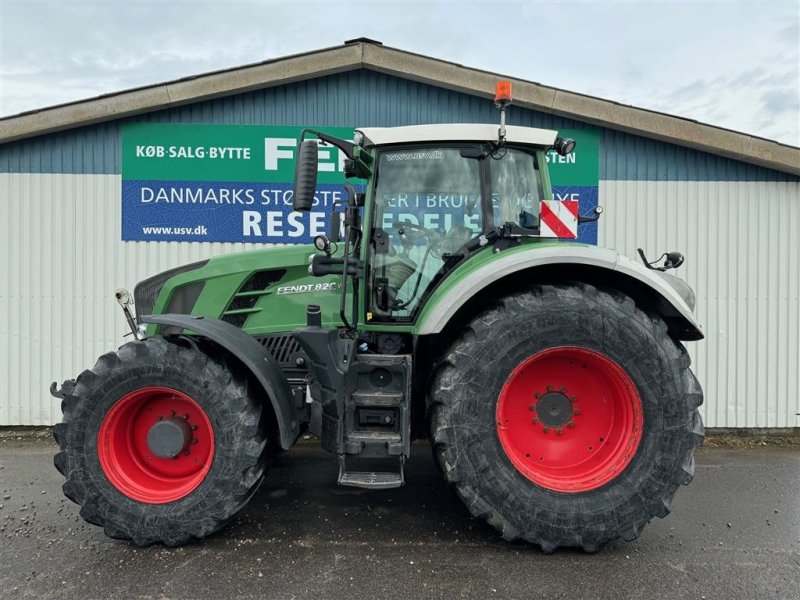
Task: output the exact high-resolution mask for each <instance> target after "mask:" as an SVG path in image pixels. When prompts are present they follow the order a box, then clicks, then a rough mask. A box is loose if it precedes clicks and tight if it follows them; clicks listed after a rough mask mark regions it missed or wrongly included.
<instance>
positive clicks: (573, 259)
mask: <svg viewBox="0 0 800 600" xmlns="http://www.w3.org/2000/svg"><path fill="white" fill-rule="evenodd" d="M510 102H511V93H510V84H508V83H507V82H501V83H500V84H499V85H498V93H497V97H496V99H495V103H496V105H497V106H498V108H499V109H500V115H499V116H500V118H499V126H498V124H494V125H491V124H487V125H482V124H457V125H420V126H407V127H391V128H369V127H367V128H361V129H357V130H356V131H355V135H354V138H353V139H352V141H349V140H343V139H338V138H335V137H333V136H331V135H328V134H326V133H323V132H318V131H312V130H308V129H306V130H304V131H303V133H302V135H301V138H300V143H299V146H298V149H297V164H296V173H295V182H294V186H295V187H294V193H293V198H292V203H293V204H292V208H293V210H294V211H300V212H301V213H302V212H304V211H305V212H307V211H309V210H310V209H311V207H312V206H315V205H316V204H317V202H318V200H319V197H317V198H316V199H315V193H317V192H316V190H317V172H318V167H322V166H323V165H322V164H321V163H318V160H319V156H318V154H319V153H320V152H321V151H324V152H330V148H331V147H332V146H334V147H336V148H338V151H339V152H341V153H342V154H343V155H344V157H346V159H345V161H344V171H345V176H346V177H347V178H348V179H351V181H352V184H351V183H347V184H345V189H346V192H343V193H342V201H341V205H340V206H337V207H335V210H334V212H333V213H332V217H331V219H330V220H331V226H330V229H329V230H328V234H327V235H318V236H316V237H314V238H313V246H311V245H295V246H284V247H270V248H260V249H256V250H251V251H248V252H242V253H236V254H228V255H224V256H217V257H214V258H211V259H209V260H204V261H201V262H197V263H194V264H189V265H185V266H181V267H178V268H176V269H172V270H169V271H165V272H163V273H160V274H158V275H155V276H153V277H150V278H149V279H145V280H144V281H141V282H139V283H138V284H137V285H136V287H135V290H134V293H133V297H132V298H131V295H130V294H129V293H128V292H127V291H125V290H124V289H120V290H118V291H117V293H116V299H117V301H118V302H119V304H120V305H121V306H122V312H123V313H124V316H125V318H126V319H127V323H128V325H129V327H130V329H131V335H132V336H133V339H132V340H131V341H129V342H128V343H126V344H124V345H123V346H121V347H120V348H119V350H117V351H116V352H110V353H108V354H104V355H103V356H101V357H100V358H99V359H98V360H97V363H96V364H95V366H94V367H93V368H92V369H91V370H86V371H84V372H83V373H81V374H80V375H79V376H78V377H77V379H75V380H68V381H66V382H64V384H63V385H62V387H61V388H60V389H59V388H58V387H57V386H56V385H55V384H53V386H52V388H51V392H52V393H53V394H54V395H56V396H58V397H60V398H61V399H62V401H61V406H62V410H63V422H62V423H60V424H58V425H56V427H55V430H54V434H55V438H56V440H57V442H58V444H59V445H60V452H58V454H57V455H56V456H55V466H56V467H57V468H58V470H59V471H60V472H61V473H62V474H63V475H64V477H66V482H65V483H64V486H63V489H64V493H65V494H66V496H67V497H68V498H69V499H71V500H73V501H74V502H76V503H77V504H79V505H80V506H81V509H80V514H81V516H82V517H83V518H84V519H85V520H86V521H88V522H89V523H93V524H95V525H99V526H101V527H103V528H104V530H105V533H106V534H107V535H109V536H110V537H112V538H116V539H124V540H132V541H133V542H134V543H135V544H138V545H141V546H146V545H150V544H154V543H162V544H165V545H168V546H177V545H181V544H186V543H188V542H190V541H192V540H196V539H199V538H204V537H206V536H208V535H210V534H212V533H214V532H215V531H217V530H219V529H220V528H222V527H223V526H224V525H225V523H226V522H228V521H229V520H230V519H231V518H232V517H233V516H234V515H235V514H236V513H237V511H239V510H241V509H242V507H243V506H245V504H247V502H248V500H250V498H251V497H252V496H253V494H254V493H255V492H256V490H257V489H258V487H259V484H261V482H262V481H263V480H264V478H265V476H266V475H267V472H268V469H269V465H270V462H271V460H272V458H273V457H275V456H276V455H277V454H278V453H281V452H283V451H286V450H289V449H290V448H291V447H292V445H293V444H294V443H295V442H296V441H297V440H298V438H299V437H300V436H301V435H303V434H304V433H306V432H308V433H310V434H313V435H315V436H317V437H318V438H319V440H320V444H321V446H322V448H323V449H325V450H327V451H329V452H331V453H333V454H335V456H336V461H338V465H337V464H336V461H331V462H332V464H331V479H333V478H334V477H337V473H336V468H337V466H338V483H339V485H342V486H354V487H357V488H366V489H370V490H386V489H388V488H396V487H399V486H401V485H403V484H404V483H405V477H406V473H405V471H406V470H407V469H408V467H409V462H408V461H409V458H410V457H411V447H412V441H413V440H418V439H424V438H428V439H429V440H430V445H431V448H432V450H433V454H434V457H435V461H436V463H437V464H438V467H439V468H440V469H441V472H442V475H443V476H444V478H445V480H446V481H447V482H448V483H449V485H450V486H451V487H452V489H453V490H454V491H455V493H456V495H457V496H458V497H459V498H460V499H461V500H462V501H463V502H464V504H465V506H466V507H467V509H468V510H469V512H470V513H471V514H472V515H474V516H475V517H479V518H481V519H485V520H486V521H488V523H489V524H490V525H492V526H493V527H494V528H496V529H497V530H498V531H499V532H500V534H501V535H502V537H503V538H505V539H506V540H515V539H521V540H526V541H528V542H531V543H533V544H537V545H539V546H541V548H542V549H543V550H544V551H545V552H552V551H553V550H555V549H556V548H558V547H561V546H576V547H580V548H583V549H584V550H586V551H588V552H595V551H597V550H599V549H600V548H602V547H603V545H604V544H606V543H607V542H609V541H610V540H615V539H617V538H623V539H625V540H633V539H634V538H636V537H637V536H638V535H639V533H640V532H641V530H642V528H643V527H644V526H645V525H646V524H647V523H648V522H649V521H650V520H651V519H652V518H653V517H664V516H665V515H666V514H667V513H668V512H669V511H670V505H671V503H672V500H673V496H674V495H675V492H676V490H677V488H678V487H679V486H680V485H681V484H687V483H688V482H689V481H690V480H691V478H692V475H693V471H694V458H693V455H694V448H695V447H696V446H698V445H699V444H701V443H702V440H703V425H702V422H701V419H700V415H699V413H698V406H700V404H701V403H702V400H703V394H702V390H701V388H700V385H699V384H698V381H697V379H696V378H695V376H694V375H693V374H692V372H691V370H690V368H689V366H690V360H689V355H688V354H687V352H686V350H685V349H684V346H683V345H682V342H684V341H686V340H699V339H702V337H703V334H702V332H701V329H700V326H699V325H698V323H697V321H696V320H695V317H694V316H693V309H694V304H695V295H694V292H693V291H692V290H691V288H690V287H689V286H688V285H687V284H686V283H684V282H683V281H682V280H681V279H679V278H677V277H675V276H673V275H671V274H668V273H666V271H667V270H668V269H670V268H674V267H676V266H679V265H680V264H681V263H682V262H683V256H682V255H681V254H680V253H679V252H669V253H665V254H664V255H662V258H665V260H664V262H663V264H660V260H661V259H659V260H658V261H653V262H648V260H647V258H646V257H645V255H644V253H643V252H641V251H640V255H641V257H640V258H641V261H642V263H644V264H640V263H639V262H638V261H634V260H632V259H629V258H626V257H624V256H621V255H619V254H618V253H617V252H615V251H612V250H608V249H604V248H599V247H596V246H593V245H585V244H578V243H575V239H576V235H577V231H578V226H579V224H580V223H584V222H587V221H596V220H597V219H598V218H599V217H600V213H601V212H602V209H600V208H599V207H598V208H596V209H595V210H594V211H591V212H588V213H587V214H584V215H581V214H579V210H578V202H577V201H554V200H553V199H552V198H553V194H552V188H551V183H550V178H549V175H548V162H547V154H548V152H551V153H554V154H553V155H554V156H557V155H561V156H567V155H568V154H570V153H571V152H572V151H573V149H574V147H575V142H574V141H573V140H570V139H565V138H561V137H558V136H557V132H555V131H548V130H543V129H533V128H527V127H518V126H512V125H506V116H505V115H506V112H505V111H506V107H507V106H508V104H509V103H510ZM320 144H322V145H324V147H325V148H323V149H321V148H320ZM429 200H432V201H431V202H428V201H429ZM431 206H433V207H435V208H432V209H430V211H428V210H427V208H426V207H431ZM410 207H418V208H415V210H411V208H410ZM442 207H446V208H442ZM131 305H133V306H134V307H135V311H131V309H130V306H131ZM411 473H413V470H412V471H411ZM409 479H411V480H412V481H411V484H412V485H413V477H409Z"/></svg>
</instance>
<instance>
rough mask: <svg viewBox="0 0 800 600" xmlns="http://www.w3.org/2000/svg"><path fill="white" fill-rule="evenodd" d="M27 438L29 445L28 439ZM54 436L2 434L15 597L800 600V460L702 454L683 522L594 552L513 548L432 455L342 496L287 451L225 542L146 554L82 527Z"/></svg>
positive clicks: (4, 571)
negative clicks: (455, 492)
mask: <svg viewBox="0 0 800 600" xmlns="http://www.w3.org/2000/svg"><path fill="white" fill-rule="evenodd" d="M17 437H20V438H21V439H17ZM54 452H55V445H54V444H53V443H52V442H51V441H50V439H49V438H47V437H42V436H37V435H32V436H21V435H20V436H17V435H13V434H9V433H8V432H6V434H4V435H3V436H0V590H2V591H0V596H2V597H3V598H58V599H70V598H80V599H82V600H83V599H87V598H98V599H101V598H102V599H111V598H198V599H199V598H214V599H216V598H276V599H284V598H285V599H290V598H314V599H322V600H329V599H330V600H335V599H338V598H342V599H344V598H347V599H348V600H354V599H358V598H388V597H391V598H395V597H398V596H400V597H403V599H404V600H413V599H417V598H426V599H427V598H481V599H483V598H503V599H506V598H509V599H512V598H520V599H522V598H524V599H526V600H529V599H531V598H539V597H541V598H580V599H591V598H598V599H599V598H603V599H608V598H636V599H640V598H697V599H698V600H704V599H709V600H711V599H714V598H720V599H726V600H729V599H733V598H786V599H790V598H791V599H796V598H798V597H800V450H798V449H797V448H796V447H791V446H790V447H786V448H776V447H773V446H756V447H755V448H738V449H730V448H702V449H700V450H699V451H698V457H697V458H698V466H697V473H696V476H695V480H694V482H693V483H692V484H691V485H690V486H689V487H688V488H684V489H682V490H681V491H680V492H679V493H678V496H677V497H676V500H675V505H674V507H673V513H672V515H670V516H669V517H668V518H666V519H663V520H658V519H657V520H656V521H654V522H653V523H651V524H650V525H649V526H648V527H647V528H646V529H645V531H644V533H643V534H642V536H641V537H640V538H639V539H638V540H637V541H635V542H632V543H625V542H618V543H613V544H611V545H610V546H609V547H608V548H607V549H606V550H605V551H604V552H602V553H600V554H597V555H586V554H583V553H582V552H578V551H560V552H557V553H556V554H553V555H544V554H542V552H541V551H540V550H539V549H537V548H535V547H531V546H527V545H525V544H516V543H515V544H509V543H506V542H503V541H502V540H501V539H500V538H499V536H498V535H497V534H496V533H495V532H494V531H493V530H491V529H490V528H489V527H488V526H486V525H484V524H483V523H481V522H479V521H476V520H474V519H472V518H470V517H469V515H468V514H467V512H466V510H465V509H464V508H463V507H462V506H461V504H460V503H459V501H458V500H457V499H455V498H454V497H453V496H452V495H451V494H450V493H449V491H448V490H447V488H446V487H445V485H444V484H443V483H442V480H441V478H440V476H439V474H438V472H437V470H436V468H435V466H434V464H433V461H432V460H431V457H430V453H429V451H428V448H427V446H426V445H419V446H415V448H414V454H413V456H412V460H411V462H410V464H409V467H408V470H407V481H408V484H407V485H406V487H404V488H402V489H400V490H394V491H385V492H367V491H362V490H355V489H347V488H338V487H337V486H336V485H335V477H336V466H335V461H334V460H333V459H332V457H331V456H330V455H328V454H327V453H325V452H323V451H322V450H321V449H320V448H319V447H318V446H316V445H315V444H313V443H303V444H300V445H298V446H297V447H295V448H294V449H293V450H292V451H291V452H289V453H288V454H286V455H284V456H283V457H281V459H280V462H279V463H278V464H277V465H276V466H275V467H274V468H273V471H272V473H271V474H270V477H269V478H268V480H267V483H266V485H265V486H263V487H262V488H261V490H260V491H259V492H258V494H257V495H256V496H255V497H254V498H253V500H252V502H251V503H250V505H249V506H248V507H247V508H246V509H245V510H244V511H243V512H242V513H241V515H240V516H239V518H237V519H235V520H234V522H232V523H231V524H230V525H229V526H228V528H226V529H225V530H224V531H223V532H221V533H220V534H218V535H216V536H214V537H212V538H210V539H208V540H206V541H204V542H201V543H198V544H195V545H192V546H188V547H185V548H179V549H169V548H163V547H152V548H146V549H141V548H136V547H133V546H130V545H128V544H125V543H122V542H116V541H113V540H110V539H108V538H106V537H105V536H104V535H103V533H102V531H101V530H99V529H98V528H97V527H94V526H92V525H89V524H86V523H84V522H83V521H82V520H81V519H80V517H79V516H78V507H77V506H75V505H74V504H72V503H71V502H69V501H68V500H66V499H65V498H64V497H63V496H62V494H61V490H60V486H61V476H60V475H59V474H58V473H57V472H56V470H55V469H54V468H53V466H52V455H53V454H54Z"/></svg>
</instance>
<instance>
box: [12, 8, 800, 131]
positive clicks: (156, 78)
mask: <svg viewBox="0 0 800 600" xmlns="http://www.w3.org/2000/svg"><path fill="white" fill-rule="evenodd" d="M360 36H366V37H371V38H374V39H378V40H380V41H382V42H383V43H384V44H386V45H388V46H394V47H397V48H401V49H403V50H409V51H412V52H418V53H421V54H427V55H429V56H433V57H436V58H442V59H446V60H452V61H455V62H459V63H462V64H464V65H467V66H471V67H476V68H482V69H486V70H490V71H496V72H498V73H505V74H508V75H511V76H514V77H519V78H522V79H530V80H533V81H538V82H540V83H544V84H547V85H552V86H556V87H561V88H565V89H568V90H573V91H578V92H583V93H587V94H592V95H596V96H601V97H604V98H608V99H611V100H615V101H617V102H622V103H626V104H633V105H636V106H641V107H645V108H652V109H656V110H661V111H664V112H668V113H672V114H677V115H681V116H684V117H689V118H693V119H697V120H700V121H704V122H707V123H712V124H714V125H719V126H722V127H728V128H731V129H735V130H738V131H745V132H748V133H753V134H756V135H760V136H763V137H767V138H770V139H775V140H778V141H781V142H784V143H788V144H793V145H797V146H800V0H789V1H786V2H714V3H711V2H706V3H701V2H671V3H653V2H650V3H619V2H618V3H611V2H593V3H586V2H571V3H567V2H552V3H549V2H548V3H544V2H528V3H522V2H513V3H512V2H510V3H501V2H492V3H485V2H463V1H462V2H405V3H392V2H378V1H375V0H373V1H372V2H368V3H356V2H326V3H303V2H291V3H281V2H227V3H225V2H155V1H150V2H147V1H139V2H110V1H106V2H66V1H64V2H18V1H12V0H0V115H3V116H5V115H10V114H15V113H18V112H21V111H25V110H30V109H34V108H41V107H44V106H49V105H53V104H57V103H61V102H67V101H71V100H77V99H81V98H86V97H90V96H96V95H98V94H102V93H107V92H113V91H118V90H122V89H125V88H130V87H135V86H141V85H147V84H151V83H157V82H160V81H165V80H169V79H174V78H177V77H184V76H187V75H195V74H199V73H202V72H205V71H210V70H215V69H221V68H228V67H234V66H238V65H242V64H245V63H249V62H258V61H261V60H265V59H268V58H275V57H279V56H283V55H286V54H292V53H297V52H305V51H308V50H313V49H317V48H321V47H325V46H332V45H338V44H340V43H342V42H343V41H344V40H346V39H349V38H353V37H360Z"/></svg>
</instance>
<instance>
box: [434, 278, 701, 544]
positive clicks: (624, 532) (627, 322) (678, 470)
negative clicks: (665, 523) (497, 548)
mask: <svg viewBox="0 0 800 600" xmlns="http://www.w3.org/2000/svg"><path fill="white" fill-rule="evenodd" d="M563 346H576V347H582V348H586V349H588V350H593V351H595V352H598V353H601V354H603V355H604V356H606V357H608V358H610V359H612V360H613V361H615V362H616V363H617V364H618V365H619V366H620V367H621V368H622V369H623V370H624V371H625V373H626V374H627V376H628V377H629V378H630V380H631V381H632V382H633V383H634V385H635V387H636V389H637V390H638V393H639V396H640V398H641V404H642V414H643V428H642V438H641V442H640V443H639V445H638V448H637V450H636V453H635V454H634V456H633V458H632V459H630V463H629V464H628V465H627V467H625V468H624V469H623V470H622V472H621V473H619V474H618V475H616V476H615V477H614V478H613V479H611V480H610V481H609V482H608V483H606V484H604V485H602V486H601V487H598V488H596V489H592V490H590V491H582V492H579V493H561V492H557V491H552V490H550V489H545V488H544V487H540V486H539V485H537V484H535V483H533V481H532V480H530V479H528V478H526V477H525V476H523V475H522V474H521V472H520V471H518V470H517V469H516V468H515V467H514V465H513V464H512V462H511V461H510V460H509V457H508V455H507V454H506V453H505V451H504V449H503V447H502V444H501V442H500V440H499V436H498V433H497V429H496V426H495V410H496V407H497V402H498V394H499V393H500V390H501V389H502V388H503V385H504V383H505V382H506V379H507V378H508V376H509V374H510V373H511V372H512V371H513V370H514V369H515V368H516V367H517V365H519V364H520V363H522V362H523V361H525V360H526V359H527V358H529V357H531V356H533V355H535V354H536V353H538V352H541V351H542V350H545V349H548V348H553V347H563ZM689 365H690V359H689V355H688V354H687V353H686V351H685V349H684V348H683V346H682V345H681V344H680V343H678V342H676V341H674V340H673V339H671V338H670V336H669V335H668V332H667V327H666V324H665V323H664V321H663V320H662V319H661V318H660V317H659V316H657V315H655V314H650V313H648V312H646V311H644V310H642V309H640V308H638V307H637V306H636V305H635V303H634V301H633V300H632V299H631V298H630V297H628V296H626V295H623V294H621V293H619V292H616V291H612V290H600V289H596V288H594V287H592V286H589V285H584V284H579V283H575V284H558V285H541V286H537V287H536V288H534V289H532V290H531V291H529V292H524V293H518V294H515V295H511V296H509V297H506V298H504V299H503V300H501V301H500V302H499V303H498V304H497V305H496V306H495V307H494V308H491V309H489V310H486V311H485V312H483V313H482V314H479V315H478V316H476V317H475V318H474V319H473V320H472V321H471V322H470V323H469V324H468V325H467V327H466V328H465V330H464V331H463V333H462V335H461V336H460V338H459V339H457V340H456V341H455V342H454V343H453V345H452V346H451V348H450V350H449V352H448V353H447V354H446V355H445V356H444V358H443V360H442V362H441V364H439V365H438V367H437V371H436V373H435V376H434V378H433V383H432V388H431V395H430V399H429V401H430V407H429V408H430V411H431V413H430V419H431V420H430V423H431V438H432V442H433V445H434V448H435V452H434V453H435V456H436V458H437V461H438V463H439V465H440V467H441V469H442V471H443V473H444V476H445V478H446V480H447V481H448V482H449V483H450V484H451V486H452V487H453V488H454V490H455V492H456V494H457V495H458V496H459V497H460V498H461V499H462V501H463V502H464V504H465V505H466V506H467V508H468V509H469V511H470V512H471V513H472V514H473V515H474V516H476V517H480V518H483V519H485V520H486V521H488V522H489V524H491V525H492V526H493V527H494V528H496V529H497V530H498V531H500V532H501V534H502V536H503V538H505V539H506V540H515V539H523V540H526V541H528V542H531V543H534V544H538V545H540V546H541V547H542V549H543V550H544V551H545V552H552V551H554V550H555V549H556V548H558V547H560V546H574V547H582V548H583V549H584V550H586V551H588V552H596V551H598V550H599V549H600V548H601V547H602V546H603V545H604V544H605V543H607V542H609V541H611V540H614V539H616V538H620V537H621V538H624V539H625V540H629V541H630V540H633V539H635V538H636V537H638V535H639V533H640V532H641V530H642V528H643V527H644V526H645V525H646V524H647V523H648V521H650V519H652V518H653V517H664V516H666V515H667V514H668V513H669V511H670V507H671V504H672V499H673V496H674V495H675V492H676V490H677V489H678V487H679V486H680V485H686V484H688V483H689V482H690V481H691V479H692V476H693V474H694V448H695V447H696V446H699V445H700V444H702V441H703V425H702V421H701V418H700V414H699V413H698V411H697V408H698V406H700V405H701V404H702V401H703V393H702V390H701V388H700V385H699V383H698V381H697V379H696V378H695V376H694V374H693V373H692V372H691V371H690V369H689ZM601 439H602V438H601Z"/></svg>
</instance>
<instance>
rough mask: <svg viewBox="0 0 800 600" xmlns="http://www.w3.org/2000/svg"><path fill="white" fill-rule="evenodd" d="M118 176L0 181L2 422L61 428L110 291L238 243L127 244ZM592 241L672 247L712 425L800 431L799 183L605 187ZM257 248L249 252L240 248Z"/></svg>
mask: <svg viewBox="0 0 800 600" xmlns="http://www.w3.org/2000/svg"><path fill="white" fill-rule="evenodd" d="M120 187H121V183H120V177H119V175H48V174H0V240H2V241H1V242H0V244H2V246H1V247H0V249H1V250H2V252H0V425H49V424H52V423H55V422H57V421H58V420H59V419H60V410H59V403H58V401H57V400H56V399H54V398H51V397H50V395H49V393H48V391H47V390H48V387H49V385H50V382H51V381H55V380H57V381H58V382H59V383H61V381H62V380H63V379H67V378H72V377H75V376H76V375H77V374H78V373H79V372H80V371H81V370H83V369H85V368H89V367H91V366H92V365H93V364H94V361H95V359H96V358H97V357H98V356H99V355H100V354H102V353H104V352H107V351H109V350H113V349H115V348H117V347H118V346H119V345H120V344H121V343H123V341H124V340H123V338H122V336H123V334H124V333H125V332H126V329H127V327H126V325H125V322H124V319H123V318H122V314H121V311H120V309H119V307H118V305H117V304H116V302H115V301H114V298H113V293H114V290H115V289H116V288H117V287H122V286H124V287H127V288H128V289H131V290H132V288H133V286H134V284H135V283H136V282H137V281H139V280H140V279H143V278H144V277H147V276H149V275H153V274H155V273H157V272H159V271H162V270H164V269H167V268H170V267H173V266H177V265H179V264H184V263H187V262H191V261H195V260H200V259H202V258H207V257H209V256H212V255H215V254H221V253H224V252H233V251H237V250H242V249H245V248H246V247H245V246H244V245H243V244H199V243H198V244H187V243H169V242H157V243H153V242H149V243H147V242H125V243H123V242H121V241H120V218H121V217H120V195H121V190H120ZM600 200H601V204H603V205H604V207H605V208H606V212H605V213H604V215H603V217H602V218H601V220H600V244H601V245H604V246H609V247H616V248H618V249H620V250H621V251H622V252H624V253H625V254H628V255H629V256H635V253H636V248H637V247H638V246H642V247H644V249H645V250H646V251H647V253H648V255H651V256H655V255H656V253H657V252H662V251H665V250H674V249H677V250H680V251H682V252H683V253H684V254H685V255H686V256H687V261H686V266H684V267H681V268H680V269H679V271H678V273H679V274H682V275H683V276H684V277H687V278H688V280H689V282H690V283H691V284H692V285H693V287H694V288H695V290H696V291H697V293H698V315H699V318H700V321H701V322H702V323H703V324H704V326H705V330H706V333H707V335H708V337H707V339H706V340H704V341H702V342H698V343H691V344H689V348H690V351H691V353H692V357H693V359H694V363H695V368H696V370H697V373H698V375H699V377H700V380H701V382H702V383H703V386H704V388H705V391H706V404H705V406H704V411H705V414H704V416H705V419H706V425H707V426H710V427H796V426H800V417H798V416H797V413H800V383H799V382H798V372H799V371H800V305H799V303H798V297H799V296H800V291H799V290H798V287H799V286H800V243H799V242H798V240H797V237H795V236H796V234H797V233H798V232H799V231H800V187H799V184H797V183H727V182H719V183H714V182H712V183H707V182H705V183H704V182H624V181H606V182H601V183H600ZM247 247H252V246H247Z"/></svg>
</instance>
